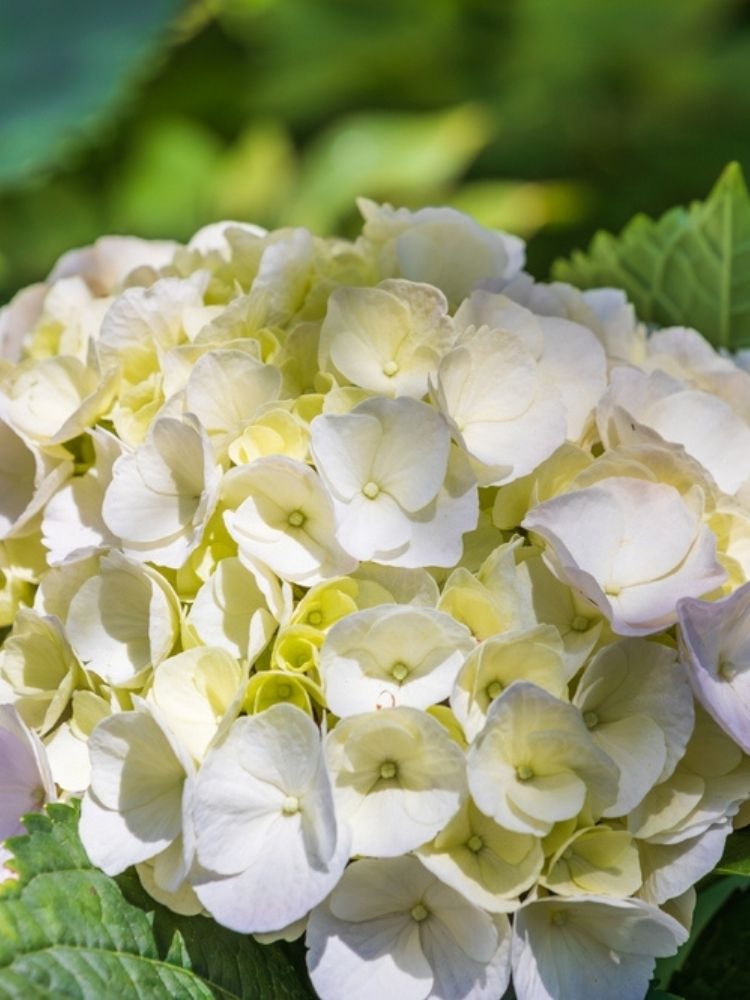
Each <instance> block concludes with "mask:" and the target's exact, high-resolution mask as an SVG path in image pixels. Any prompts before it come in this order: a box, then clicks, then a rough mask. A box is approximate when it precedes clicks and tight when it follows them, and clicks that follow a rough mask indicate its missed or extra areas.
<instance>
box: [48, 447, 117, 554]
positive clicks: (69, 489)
mask: <svg viewBox="0 0 750 1000" xmlns="http://www.w3.org/2000/svg"><path fill="white" fill-rule="evenodd" d="M89 434H90V436H91V440H92V443H93V446H94V452H95V460H94V465H93V466H92V467H91V468H90V469H88V470H87V471H86V472H85V473H84V474H83V475H82V476H74V477H73V478H72V479H69V480H68V481H67V482H66V483H65V485H64V486H63V487H62V488H61V489H59V490H58V491H57V493H55V495H54V496H53V497H52V498H51V499H50V500H49V501H48V503H47V505H46V506H45V508H44V514H43V517H42V540H43V542H44V544H45V546H46V547H47V548H48V549H49V556H48V560H49V564H50V565H51V566H58V565H63V564H65V563H68V562H75V561H77V560H79V559H85V558H86V557H87V556H90V555H93V554H94V553H96V552H100V551H102V550H103V549H106V548H110V547H113V546H116V545H117V544H118V539H117V538H116V537H115V535H113V534H112V532H111V531H110V530H109V528H108V527H107V525H106V524H105V523H104V519H103V517H102V503H103V501H104V494H105V493H106V491H107V487H108V486H109V484H110V482H111V481H112V466H113V465H114V463H115V462H116V461H117V459H118V458H119V457H120V455H122V453H123V450H124V449H123V445H122V442H121V441H120V440H119V439H118V438H116V437H115V436H114V434H110V433H109V432H108V431H105V430H103V429H102V428H98V427H97V428H93V429H92V430H91V431H89Z"/></svg>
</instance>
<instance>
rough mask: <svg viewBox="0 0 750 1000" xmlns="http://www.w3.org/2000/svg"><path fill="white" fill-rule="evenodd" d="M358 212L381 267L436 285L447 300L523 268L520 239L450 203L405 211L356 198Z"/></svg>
mask: <svg viewBox="0 0 750 1000" xmlns="http://www.w3.org/2000/svg"><path fill="white" fill-rule="evenodd" d="M357 205H358V206H359V210H360V212H361V213H362V215H363V216H364V220H365V225H364V230H363V233H364V237H365V240H366V241H367V242H368V243H370V244H371V245H372V246H373V248H374V250H375V252H376V253H377V255H378V257H379V263H380V269H381V272H382V273H383V274H385V275H387V276H388V277H391V276H396V275H398V276H400V277H402V278H408V279H409V280H410V281H425V282H428V283H429V284H431V285H435V286H436V287H437V288H439V289H441V291H443V292H444V293H445V295H446V296H447V297H448V300H449V301H450V302H451V303H452V304H453V305H458V303H459V302H461V300H462V299H465V298H466V296H467V295H468V294H469V293H470V292H471V291H472V290H473V289H474V288H476V287H477V285H479V284H480V282H488V281H493V280H496V279H498V278H502V279H505V280H508V279H510V278H512V277H513V276H514V275H516V274H517V273H518V272H519V271H520V270H521V268H522V267H523V263H524V258H525V250H524V245H523V242H522V241H521V240H519V239H518V238H517V237H516V236H509V235H508V234H507V233H501V232H493V231H492V230H490V229H484V228H483V227H482V226H480V225H479V224H478V223H476V222H475V221H474V220H473V219H472V218H471V217H470V216H468V215H464V214H463V212H458V211H456V209H455V208H420V209H418V210H417V211H416V212H410V211H409V210H408V209H406V208H399V209H394V208H391V206H390V205H377V204H375V202H373V201H370V200H369V199H367V198H359V199H358V201H357Z"/></svg>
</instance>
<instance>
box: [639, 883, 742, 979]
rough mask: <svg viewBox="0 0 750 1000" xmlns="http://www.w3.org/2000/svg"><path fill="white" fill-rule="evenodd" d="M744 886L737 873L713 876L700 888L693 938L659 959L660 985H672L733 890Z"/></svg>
mask: <svg viewBox="0 0 750 1000" xmlns="http://www.w3.org/2000/svg"><path fill="white" fill-rule="evenodd" d="M745 888H747V883H746V882H744V880H743V879H741V878H739V877H738V876H734V877H732V878H718V879H714V880H713V881H711V882H710V883H709V884H707V885H704V886H703V887H702V888H700V889H699V890H698V899H697V901H696V904H695V911H694V913H693V923H692V926H691V928H690V937H689V938H688V939H687V941H685V943H684V944H683V945H681V947H680V948H679V949H678V951H677V952H676V954H674V955H668V956H667V957H666V958H660V959H659V960H658V961H657V963H656V970H655V981H656V986H657V987H659V988H661V989H666V988H667V987H668V986H669V985H670V984H671V981H672V977H673V976H674V974H675V973H676V972H679V970H680V969H682V968H683V966H684V965H685V963H686V962H687V961H688V959H689V957H690V955H691V954H692V952H693V949H694V948H695V946H696V944H697V942H698V940H699V938H700V936H701V934H702V933H703V931H704V930H705V929H706V927H708V925H709V924H710V923H711V921H712V920H713V919H714V917H715V916H716V914H717V913H718V912H719V911H720V910H721V908H722V907H723V906H724V905H725V903H726V902H727V900H728V899H729V898H730V896H731V895H732V894H733V893H734V892H736V891H737V890H738V889H745Z"/></svg>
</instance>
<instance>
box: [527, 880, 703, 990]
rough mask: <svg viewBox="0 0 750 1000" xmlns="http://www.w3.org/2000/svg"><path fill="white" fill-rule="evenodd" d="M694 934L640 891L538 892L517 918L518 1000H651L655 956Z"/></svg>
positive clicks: (676, 947)
mask: <svg viewBox="0 0 750 1000" xmlns="http://www.w3.org/2000/svg"><path fill="white" fill-rule="evenodd" d="M687 936H688V934H687V931H686V930H685V928H684V927H683V926H682V924H680V923H679V922H678V921H677V920H675V919H674V918H673V917H670V916H668V915H667V914H666V913H664V912H662V911H661V910H658V909H657V908H656V907H655V906H651V905H649V904H648V903H645V902H643V901H641V900H639V899H611V898H608V897H598V896H588V897H583V896H582V897H578V898H573V899H557V898H554V897H549V898H547V899H537V900H534V901H531V902H528V903H525V904H524V905H523V906H522V907H521V909H520V910H519V911H518V913H517V914H516V916H515V919H514V921H513V988H514V990H515V991H516V996H517V997H518V1000H561V998H563V997H566V998H567V997H570V998H571V1000H572V998H574V997H575V1000H601V997H603V996H612V997H617V1000H643V997H644V996H645V994H646V991H647V989H648V983H649V980H650V978H651V974H652V972H653V968H654V959H655V958H657V957H662V956H665V955H673V954H674V953H675V952H676V951H677V949H678V947H679V946H680V945H681V944H682V943H683V942H684V941H685V940H687Z"/></svg>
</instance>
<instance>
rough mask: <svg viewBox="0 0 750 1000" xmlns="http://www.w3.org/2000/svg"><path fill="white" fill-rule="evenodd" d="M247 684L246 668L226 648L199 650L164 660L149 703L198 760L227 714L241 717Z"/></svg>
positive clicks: (156, 675) (156, 673) (158, 667)
mask: <svg viewBox="0 0 750 1000" xmlns="http://www.w3.org/2000/svg"><path fill="white" fill-rule="evenodd" d="M246 684H247V670H245V671H243V670H242V668H241V666H240V664H239V663H238V662H237V660H235V658H234V657H233V656H231V655H230V654H229V653H228V652H227V651H226V650H225V649H220V648H217V647H215V646H198V647H196V648H195V649H188V650H186V651H185V652H184V653H178V654H177V655H176V656H170V657H168V658H167V659H166V660H162V662H161V663H160V664H159V665H158V666H157V667H156V669H155V670H154V676H153V681H152V683H151V687H150V688H149V691H148V694H147V696H146V701H148V702H149V703H150V704H152V705H156V706H157V708H158V709H159V711H160V713H161V717H162V718H163V719H165V721H166V722H167V724H168V725H169V728H170V730H171V731H172V732H173V733H174V734H175V736H176V737H177V738H178V739H179V740H180V742H181V743H182V745H183V746H184V747H185V749H186V750H188V752H189V753H190V754H191V756H192V757H193V759H194V760H195V761H196V762H199V761H201V760H202V759H203V757H204V756H205V753H206V750H207V749H208V746H209V744H210V743H211V741H212V740H213V739H214V738H215V737H216V735H217V733H218V732H219V726H220V724H221V723H222V721H223V720H224V719H225V717H226V716H227V714H229V716H230V719H231V716H232V715H235V716H236V715H238V714H239V710H240V707H241V706H240V704H239V700H240V699H241V698H242V697H243V696H244V692H245V686H246Z"/></svg>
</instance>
